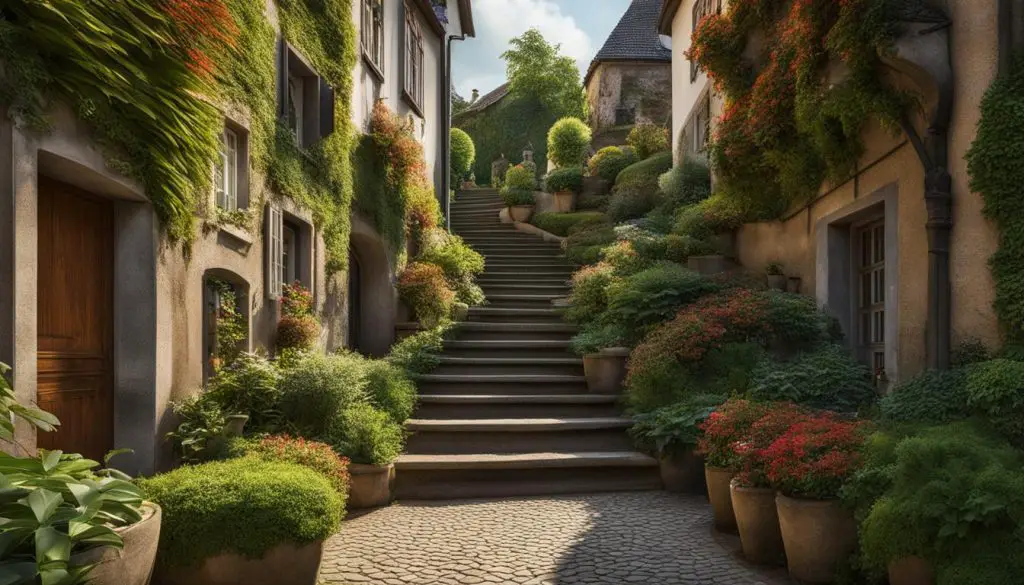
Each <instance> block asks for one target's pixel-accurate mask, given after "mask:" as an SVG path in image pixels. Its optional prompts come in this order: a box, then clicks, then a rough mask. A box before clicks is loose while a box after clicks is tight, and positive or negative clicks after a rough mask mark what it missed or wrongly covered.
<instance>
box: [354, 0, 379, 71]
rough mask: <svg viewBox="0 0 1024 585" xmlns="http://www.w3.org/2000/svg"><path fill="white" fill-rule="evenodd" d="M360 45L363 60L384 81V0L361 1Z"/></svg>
mask: <svg viewBox="0 0 1024 585" xmlns="http://www.w3.org/2000/svg"><path fill="white" fill-rule="evenodd" d="M361 1H362V10H361V22H360V32H359V44H360V47H361V50H362V53H363V60H364V61H366V64H367V65H368V66H369V68H370V71H372V72H373V74H374V75H376V76H377V79H378V81H380V82H382V83H383V81H384V47H385V43H384V0H361Z"/></svg>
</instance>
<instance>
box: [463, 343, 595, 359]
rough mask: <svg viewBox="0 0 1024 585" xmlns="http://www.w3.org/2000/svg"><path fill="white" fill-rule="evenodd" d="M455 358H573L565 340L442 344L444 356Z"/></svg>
mask: <svg viewBox="0 0 1024 585" xmlns="http://www.w3.org/2000/svg"><path fill="white" fill-rule="evenodd" d="M443 355H450V356H453V357H455V356H457V357H515V358H545V357H573V356H574V355H575V354H573V353H571V352H570V350H569V342H568V341H567V340H556V341H510V340H493V341H464V340H459V339H452V340H448V341H445V342H444V354H443Z"/></svg>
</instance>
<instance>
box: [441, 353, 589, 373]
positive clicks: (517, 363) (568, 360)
mask: <svg viewBox="0 0 1024 585" xmlns="http://www.w3.org/2000/svg"><path fill="white" fill-rule="evenodd" d="M440 360H441V362H440V364H439V365H438V366H437V367H436V368H434V370H433V371H431V372H430V373H431V374H432V375H440V376H445V375H476V376H484V375H498V374H504V375H509V376H519V375H529V374H537V375H557V376H582V375H583V359H582V358H577V357H572V356H561V357H544V358H517V357H507V358H506V357H450V356H448V355H442V356H441V358H440Z"/></svg>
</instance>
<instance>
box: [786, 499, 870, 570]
mask: <svg viewBox="0 0 1024 585" xmlns="http://www.w3.org/2000/svg"><path fill="white" fill-rule="evenodd" d="M775 503H776V505H777V507H778V511H779V528H780V529H781V531H782V542H783V544H784V545H785V548H786V565H787V566H788V567H789V574H790V576H791V577H793V578H794V579H796V580H798V581H806V582H808V583H831V582H832V581H833V579H834V578H835V574H836V567H838V566H839V563H841V562H842V561H844V560H845V559H846V558H847V557H849V556H850V554H851V553H852V552H853V551H854V549H855V548H856V546H857V523H856V522H855V521H854V519H853V513H852V512H850V511H848V510H844V509H843V508H842V506H840V505H839V501H838V500H801V499H797V498H790V497H787V496H784V495H782V494H779V495H778V496H776V498H775Z"/></svg>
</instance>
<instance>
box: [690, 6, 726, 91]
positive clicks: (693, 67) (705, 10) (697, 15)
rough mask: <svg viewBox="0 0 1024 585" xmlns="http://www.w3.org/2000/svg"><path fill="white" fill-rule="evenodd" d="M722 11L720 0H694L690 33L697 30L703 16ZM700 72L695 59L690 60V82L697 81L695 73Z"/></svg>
mask: <svg viewBox="0 0 1024 585" xmlns="http://www.w3.org/2000/svg"><path fill="white" fill-rule="evenodd" d="M721 12H722V0H696V1H695V2H694V3H693V22H692V30H691V37H690V38H693V37H692V33H695V32H697V26H698V25H700V21H702V20H704V18H706V17H708V16H711V15H712V14H721ZM699 72H700V67H699V66H698V65H697V62H696V61H690V83H693V82H694V81H697V74H698V73H699Z"/></svg>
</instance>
